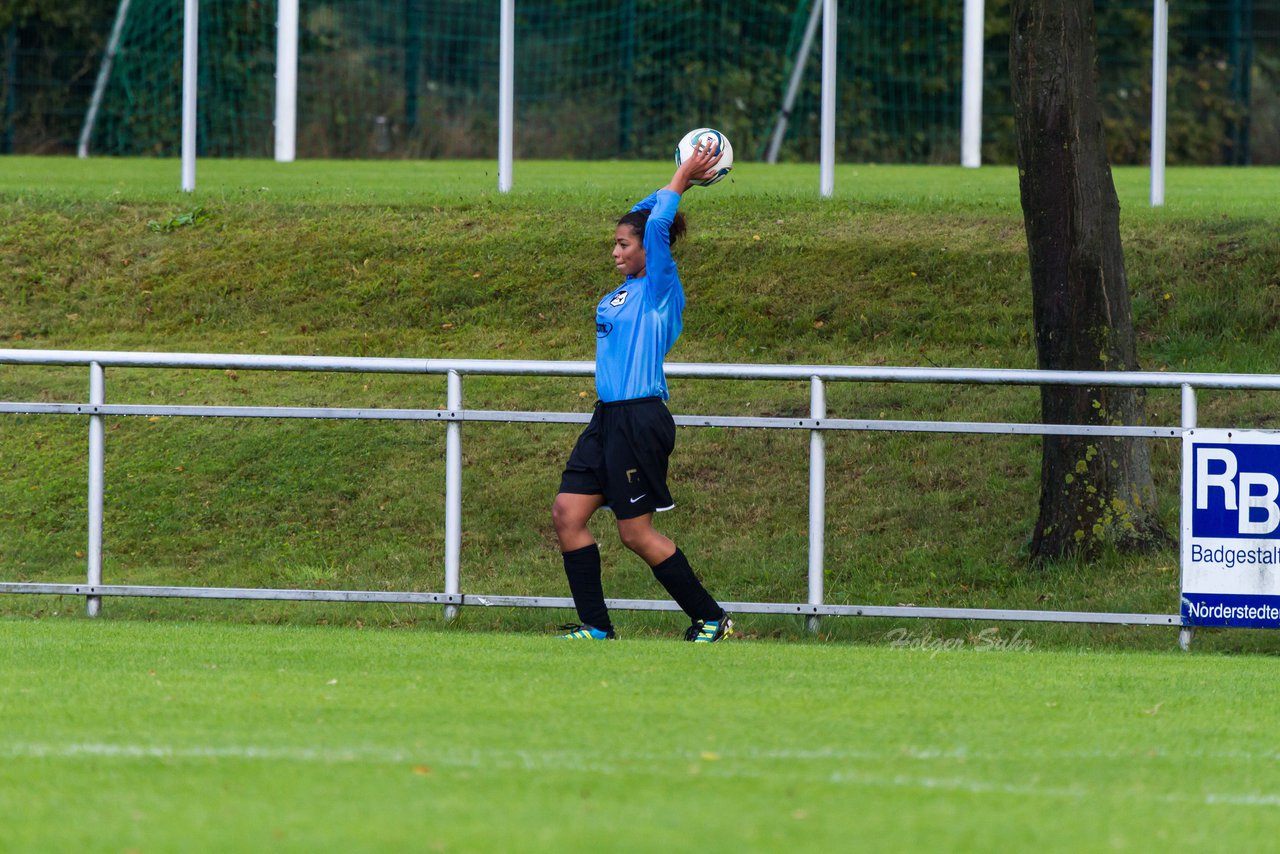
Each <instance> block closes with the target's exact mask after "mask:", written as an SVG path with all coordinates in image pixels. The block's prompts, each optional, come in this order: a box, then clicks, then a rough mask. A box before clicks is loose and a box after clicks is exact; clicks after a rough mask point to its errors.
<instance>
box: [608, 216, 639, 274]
mask: <svg viewBox="0 0 1280 854" xmlns="http://www.w3.org/2000/svg"><path fill="white" fill-rule="evenodd" d="M613 266H615V267H617V268H618V272H620V273H622V275H624V276H632V277H635V276H643V275H644V241H643V240H642V239H641V238H640V235H638V234H636V230H635V229H634V228H632V227H631V226H629V225H626V224H623V225H620V226H618V230H617V231H615V232H614V233H613Z"/></svg>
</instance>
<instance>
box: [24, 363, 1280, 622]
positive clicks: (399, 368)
mask: <svg viewBox="0 0 1280 854" xmlns="http://www.w3.org/2000/svg"><path fill="white" fill-rule="evenodd" d="M0 365H43V366H83V367H87V368H88V369H89V398H88V400H87V401H86V402H84V403H31V402H27V403H23V402H12V401H0V415H3V414H5V413H26V414H35V415H72V416H83V417H87V418H88V421H89V484H88V549H87V553H86V554H87V571H86V579H85V583H84V584H52V583H49V584H46V583H26V582H0V593H14V594H54V595H74V596H84V597H86V611H87V613H88V614H89V615H90V616H95V615H97V614H98V613H99V609H100V607H101V601H102V597H105V596H151V597H180V598H193V599H275V600H298V601H338V602H394V603H418V604H439V605H443V606H445V608H446V613H447V614H448V616H450V617H452V616H454V615H456V613H457V609H458V608H460V607H462V606H464V605H481V606H510V607H539V608H571V607H572V606H573V602H572V600H571V599H569V598H568V597H544V596H501V595H481V594H475V593H463V592H462V586H461V578H460V562H461V532H462V432H461V425H462V424H463V423H465V422H468V421H471V422H513V423H514V422H528V423H586V422H587V421H588V420H589V419H590V414H589V413H572V412H541V411H538V412H513V411H495V410H478V409H467V408H465V407H464V406H463V378H464V377H467V376H482V375H488V376H559V377H587V376H592V375H593V374H594V365H593V364H592V363H591V362H560V361H505V360H487V359H399V358H366V357H322V356H254V355H219V354H196V353H130V352H96V351H67V350H12V349H9V350H5V349H0ZM107 368H154V369H163V368H185V369H190V368H196V369H218V370H261V371H313V372H314V371H321V372H357V373H392V374H434V375H443V376H444V377H445V379H446V408H445V409H387V408H366V409H358V408H335V407H300V406H173V405H160V404H108V403H107V402H106V369H107ZM666 373H667V376H668V377H673V378H690V379H725V380H789V381H808V382H809V384H810V395H809V415H808V417H805V418H798V417H749V416H716V415H676V416H674V417H675V422H676V424H677V425H678V426H681V427H751V428H762V429H775V430H807V431H809V526H808V527H809V553H808V598H807V601H806V602H792V603H776V602H725V603H723V604H724V605H725V607H726V608H728V609H729V610H730V611H734V612H738V613H766V614H790V615H797V616H804V617H808V618H809V620H810V625H811V627H814V626H816V621H817V620H818V618H820V617H823V616H859V617H895V618H935V619H969V620H1018V621H1041V622H1073V623H1113V624H1137V625H1163V626H1181V625H1182V619H1181V617H1180V615H1178V614H1136V613H1111V612H1078V611H1039V610H1007V609H992V608H945V607H916V606H905V605H901V606H880V605H832V604H826V603H825V602H824V601H823V599H824V590H823V581H824V578H823V575H824V554H825V525H826V520H825V511H826V483H825V471H826V449H825V441H824V436H825V434H826V433H827V432H828V431H843V430H861V431H905V432H934V433H937V432H941V433H970V434H982V433H988V434H1001V435H1070V436H1119V437H1131V438H1134V437H1142V438H1166V439H1172V438H1181V436H1182V434H1183V431H1184V430H1186V429H1190V428H1193V427H1195V426H1196V396H1195V390H1196V389H1266V390H1280V377H1277V376H1260V375H1245V374H1198V373H1164V372H1160V373H1155V372H1110V371H1107V372H1102V371H1099V372H1069V371H1041V370H1012V369H1008V370H1006V369H990V368H977V369H960V368H895V367H864V366H823V365H748V364H737V365H734V364H681V363H676V364H668V365H667V366H666ZM831 382H877V383H950V384H970V385H1022V386H1043V385H1065V386H1091V387H1103V386H1110V387H1127V388H1176V389H1181V407H1182V412H1181V423H1180V425H1179V426H1177V427H1170V426H1154V427H1153V426H1093V425H1068V424H1035V423H1019V422H1015V423H1002V422H962V421H909V420H884V419H879V420H876V419H847V418H828V417H827V405H826V385H827V383H831ZM109 416H117V417H127V416H180V417H182V416H186V417H225V418H310V419H357V420H400V421H439V422H443V423H444V424H445V431H446V439H445V549H444V589H443V591H442V592H438V593H421V592H407V591H406V592H375V591H357V590H298V589H267V588H209V587H161V586H138V585H112V584H104V583H103V580H102V520H103V494H104V482H103V481H104V459H105V443H104V429H103V419H104V418H107V417H109ZM608 603H609V606H610V607H612V608H615V609H623V610H627V609H630V610H676V605H675V604H674V603H672V602H669V601H662V600H646V599H610V600H608ZM1185 631H1186V630H1185V629H1184V633H1185ZM1184 640H1185V637H1184Z"/></svg>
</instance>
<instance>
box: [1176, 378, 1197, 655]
mask: <svg viewBox="0 0 1280 854" xmlns="http://www.w3.org/2000/svg"><path fill="white" fill-rule="evenodd" d="M1197 417H1198V416H1197V414H1196V390H1195V389H1194V388H1192V387H1191V384H1190V383H1183V384H1182V429H1183V430H1194V429H1195V427H1196V419H1197ZM1178 458H1179V459H1181V458H1182V457H1181V451H1179V457H1178ZM1182 476H1183V477H1186V472H1183V475H1182ZM1179 506H1181V502H1179ZM1178 527H1179V529H1181V528H1182V526H1181V525H1179V526H1178ZM1179 554H1181V547H1179ZM1179 607H1181V606H1179ZM1195 633H1196V630H1195V627H1194V626H1183V627H1182V628H1181V629H1179V630H1178V647H1179V648H1180V649H1181V650H1182V651H1183V652H1187V651H1189V650H1190V649H1191V640H1192V638H1194V637H1195Z"/></svg>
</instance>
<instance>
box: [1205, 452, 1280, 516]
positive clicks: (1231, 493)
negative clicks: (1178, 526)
mask: <svg viewBox="0 0 1280 854" xmlns="http://www.w3.org/2000/svg"><path fill="white" fill-rule="evenodd" d="M1210 460H1212V461H1214V462H1220V463H1223V464H1224V466H1225V470H1224V471H1221V472H1218V473H1217V474H1210V473H1209V462H1210ZM1236 469H1237V465H1236V455H1235V454H1233V453H1231V451H1229V450H1227V449H1226V448H1197V449H1196V509H1197V510H1206V509H1208V507H1209V487H1211V486H1216V487H1218V488H1220V489H1221V490H1222V492H1223V496H1222V500H1223V507H1224V508H1226V509H1227V510H1235V509H1236V487H1235V484H1234V483H1233V481H1234V480H1235V477H1236ZM1273 479H1274V478H1273ZM1240 518H1241V521H1242V522H1243V521H1244V516H1241V517H1240ZM1241 530H1242V531H1243V530H1244V529H1243V528H1241Z"/></svg>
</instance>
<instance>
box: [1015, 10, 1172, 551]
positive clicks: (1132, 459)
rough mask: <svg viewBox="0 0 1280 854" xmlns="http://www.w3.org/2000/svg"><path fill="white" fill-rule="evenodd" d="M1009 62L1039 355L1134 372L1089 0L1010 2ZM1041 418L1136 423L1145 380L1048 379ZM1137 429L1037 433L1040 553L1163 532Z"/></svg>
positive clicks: (1142, 542) (1081, 367) (1051, 364)
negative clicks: (1058, 382) (1130, 432)
mask: <svg viewBox="0 0 1280 854" xmlns="http://www.w3.org/2000/svg"><path fill="white" fill-rule="evenodd" d="M1011 11H1012V15H1013V27H1012V36H1011V38H1010V47H1009V54H1010V57H1009V59H1010V72H1011V75H1010V76H1011V77H1012V81H1013V103H1014V122H1015V125H1016V127H1017V137H1018V179H1019V186H1020V189H1021V194H1022V214H1023V221H1024V223H1025V226H1026V232H1027V250H1028V254H1029V256H1030V262H1031V290H1032V306H1033V313H1034V322H1035V333H1036V351H1037V361H1038V364H1039V366H1040V367H1041V368H1044V369H1052V370H1070V371H1104V370H1105V371H1132V370H1138V358H1137V346H1136V339H1135V335H1134V329H1133V317H1132V313H1131V310H1130V299H1129V285H1128V280H1127V279H1126V277H1125V267H1124V253H1123V250H1122V247H1121V245H1120V203H1119V200H1118V199H1117V197H1116V191H1115V184H1114V182H1113V181H1112V178H1111V166H1110V164H1109V163H1108V161H1107V153H1106V147H1105V143H1104V139H1103V128H1102V113H1101V109H1100V106H1099V104H1098V97H1097V84H1096V81H1095V47H1094V37H1095V32H1094V18H1093V0H1013V3H1012V9H1011ZM1040 408H1041V414H1042V417H1043V420H1044V423H1046V424H1128V425H1136V424H1142V423H1144V422H1145V412H1144V405H1143V392H1141V391H1140V390H1136V389H1126V388H1113V387H1101V388H1088V387H1083V386H1045V387H1043V388H1042V389H1041V393H1040ZM1156 510H1157V508H1156V501H1155V487H1154V484H1153V482H1152V478H1151V460H1150V451H1149V447H1148V442H1147V440H1142V439H1120V438H1110V437H1101V438H1099V437H1077V436H1046V437H1044V442H1043V450H1042V459H1041V476H1040V512H1039V518H1038V519H1037V522H1036V528H1035V533H1034V535H1033V538H1032V543H1031V553H1032V557H1033V558H1034V559H1035V560H1036V561H1042V560H1045V559H1052V558H1058V557H1063V556H1066V555H1071V554H1077V555H1081V556H1083V557H1092V556H1095V555H1097V553H1098V552H1099V551H1100V550H1101V549H1102V548H1103V547H1104V546H1105V545H1107V544H1113V545H1115V546H1117V547H1118V548H1120V549H1122V550H1133V549H1138V548H1143V547H1149V546H1151V545H1155V544H1160V543H1163V542H1166V541H1167V539H1168V537H1167V535H1166V534H1165V533H1164V531H1163V528H1162V527H1161V525H1160V523H1159V519H1158V518H1157V514H1156Z"/></svg>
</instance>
